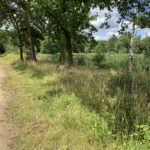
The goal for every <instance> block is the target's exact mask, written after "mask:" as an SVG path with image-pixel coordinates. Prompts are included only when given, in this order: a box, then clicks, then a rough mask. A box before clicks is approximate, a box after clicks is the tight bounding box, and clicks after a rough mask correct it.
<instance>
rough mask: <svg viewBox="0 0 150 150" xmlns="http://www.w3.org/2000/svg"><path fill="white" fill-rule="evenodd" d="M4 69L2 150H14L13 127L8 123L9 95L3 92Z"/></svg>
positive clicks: (0, 125)
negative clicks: (12, 140)
mask: <svg viewBox="0 0 150 150" xmlns="http://www.w3.org/2000/svg"><path fill="white" fill-rule="evenodd" d="M4 78H5V73H4V68H2V67H0V150H12V147H11V138H12V131H13V126H12V124H11V122H9V121H8V117H7V114H8V103H9V100H8V99H9V98H8V94H7V93H6V92H5V91H4V90H3V88H2V87H3V81H4Z"/></svg>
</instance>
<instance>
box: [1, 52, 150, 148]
mask: <svg viewBox="0 0 150 150" xmlns="http://www.w3.org/2000/svg"><path fill="white" fill-rule="evenodd" d="M16 57H17V56H16V54H8V55H6V56H4V57H1V59H0V63H2V64H8V65H7V66H5V67H6V69H7V72H8V77H7V80H6V82H5V83H6V86H5V87H6V90H7V91H8V92H14V91H15V93H16V96H15V97H14V101H12V102H11V104H10V108H11V110H10V118H11V119H12V120H13V121H15V123H16V124H17V125H18V126H19V128H18V135H17V136H18V138H17V140H16V144H15V145H16V149H21V150H26V149H28V150H41V149H44V150H51V149H52V150H53V149H58V150H68V149H70V150H76V149H80V150H85V149H86V150H96V149H97V150H99V149H102V150H103V149H106V150H112V149H117V150H122V149H126V150H129V149H133V150H137V149H144V150H148V149H149V147H150V145H149V136H150V135H149V127H148V121H147V119H145V120H144V121H141V122H140V123H137V124H136V125H138V124H139V125H142V124H144V126H142V127H141V128H140V129H141V130H140V132H138V131H139V127H138V128H137V130H136V129H134V130H133V132H130V133H129V135H127V134H126V132H124V131H122V130H121V132H124V134H123V136H122V134H120V131H118V130H116V127H117V129H118V126H115V123H116V122H115V121H116V120H117V118H119V117H120V116H119V115H124V114H126V117H128V113H129V114H131V113H130V111H129V110H131V109H132V108H133V109H134V110H135V112H136V113H137V114H136V115H137V116H138V115H140V116H139V118H140V117H146V115H147V114H146V113H147V112H148V110H147V108H148V107H147V106H145V105H146V103H145V105H143V106H142V105H141V104H142V102H146V100H147V98H143V96H144V95H147V94H148V91H149V86H148V83H149V76H148V75H147V76H145V74H143V76H137V75H136V73H135V75H134V76H133V78H132V77H131V80H132V83H133V85H134V87H133V89H132V90H133V91H132V92H134V94H133V95H132V97H130V96H131V95H130V93H129V92H128V90H127V91H124V86H126V83H128V79H129V83H130V77H128V75H127V76H125V75H124V76H123V77H122V72H120V71H117V70H114V69H111V68H109V69H108V68H107V69H100V70H97V69H92V68H91V69H89V68H86V67H81V66H76V67H74V68H70V69H69V70H68V68H66V67H65V66H63V65H60V66H59V67H57V66H56V65H55V64H51V63H49V62H46V61H44V60H45V58H44V57H45V56H40V60H41V61H39V62H38V63H37V64H34V63H29V62H25V63H20V62H18V61H16ZM107 57H108V56H107ZM111 57H113V56H110V58H111ZM114 57H117V56H114ZM114 57H113V58H111V59H107V61H108V60H109V61H110V60H114V61H115V60H116V59H115V58H114ZM119 58H120V56H119ZM120 59H122V58H120ZM14 60H15V61H14ZM109 63H110V64H111V63H114V62H112V61H111V62H109ZM138 75H139V74H138ZM139 77H141V78H140V79H141V80H140V81H141V82H137V81H138V79H139ZM122 78H123V79H126V80H124V83H123V82H119V81H121V80H122ZM142 79H144V80H142ZM142 81H143V82H142ZM136 83H138V84H136ZM122 84H123V86H122ZM145 86H146V87H145ZM12 87H13V89H12ZM122 87H123V88H122ZM138 93H140V95H139V94H138ZM124 94H126V95H128V96H127V97H126V98H124V97H122V95H124ZM137 97H138V99H139V100H140V102H141V103H140V105H139V103H138V101H134V104H137V105H135V107H133V106H132V105H131V104H129V103H127V101H128V100H131V98H134V99H135V98H136V99H137ZM147 97H148V96H147ZM121 99H122V100H121ZM138 99H137V100H138ZM121 102H122V103H121ZM123 102H124V103H123ZM120 104H122V105H124V106H125V107H123V108H124V109H122V107H121V106H122V105H120ZM117 108H118V109H117ZM137 108H138V110H139V112H138V111H136V109H137ZM143 109H144V110H145V114H146V115H145V114H144V113H142V110H143ZM122 112H124V113H122ZM116 114H118V115H116ZM126 117H125V119H126ZM128 119H129V118H128ZM131 119H132V118H131ZM126 120H127V119H126ZM139 120H140V119H138V118H137V120H136V121H137V122H138V121H139ZM117 121H118V122H117V125H119V124H118V123H119V122H120V121H121V122H122V120H120V119H118V120H117ZM122 125H123V124H122ZM122 127H123V128H125V129H128V123H126V122H125V126H122ZM141 136H142V139H140V137H141Z"/></svg>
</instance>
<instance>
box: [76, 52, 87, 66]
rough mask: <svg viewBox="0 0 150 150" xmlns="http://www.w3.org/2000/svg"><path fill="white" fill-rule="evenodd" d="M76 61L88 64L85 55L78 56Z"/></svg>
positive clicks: (78, 63) (79, 63)
mask: <svg viewBox="0 0 150 150" xmlns="http://www.w3.org/2000/svg"><path fill="white" fill-rule="evenodd" d="M76 63H77V65H81V66H83V65H86V61H85V57H84V56H83V55H80V56H79V57H77V58H76Z"/></svg>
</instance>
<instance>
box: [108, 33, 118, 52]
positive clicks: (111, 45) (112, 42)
mask: <svg viewBox="0 0 150 150" xmlns="http://www.w3.org/2000/svg"><path fill="white" fill-rule="evenodd" d="M116 42H117V37H116V36H115V35H112V37H110V39H109V40H108V42H107V44H106V50H107V52H115V51H116V47H115V45H116Z"/></svg>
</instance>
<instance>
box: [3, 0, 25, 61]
mask: <svg viewBox="0 0 150 150" xmlns="http://www.w3.org/2000/svg"><path fill="white" fill-rule="evenodd" d="M1 8H2V10H1V11H2V13H1V14H2V16H1V18H2V19H3V20H5V21H8V19H9V20H10V22H11V23H12V24H13V26H14V28H15V29H16V31H17V35H18V39H19V48H20V60H21V61H23V60H24V58H23V41H22V35H21V31H20V26H19V23H20V19H21V16H20V13H18V11H17V9H16V7H15V5H14V1H11V0H8V1H4V0H2V2H1ZM4 17H5V18H4ZM4 23H5V22H3V24H4Z"/></svg>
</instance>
